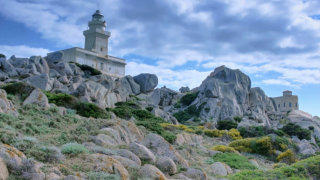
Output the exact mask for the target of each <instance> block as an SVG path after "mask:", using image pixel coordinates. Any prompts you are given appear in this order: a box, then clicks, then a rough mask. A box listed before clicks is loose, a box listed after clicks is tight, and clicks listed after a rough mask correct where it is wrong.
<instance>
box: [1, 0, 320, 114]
mask: <svg viewBox="0 0 320 180" xmlns="http://www.w3.org/2000/svg"><path fill="white" fill-rule="evenodd" d="M98 7H99V9H100V10H101V11H102V13H103V14H104V15H105V18H106V21H107V29H108V31H111V33H112V36H111V38H110V42H109V46H110V54H111V55H114V56H119V57H124V58H125V59H126V60H127V69H126V71H127V74H129V75H136V74H139V73H142V72H149V73H155V74H157V76H158V77H159V86H163V85H166V86H167V87H170V88H173V89H176V90H177V89H179V87H181V86H189V87H191V88H193V87H196V86H199V85H200V84H201V82H202V80H204V79H205V77H206V76H207V75H208V74H209V73H210V72H211V71H213V70H214V68H215V67H217V66H220V65H226V66H227V67H230V68H234V69H240V70H241V71H243V72H245V73H246V74H248V75H249V76H250V78H251V80H252V86H253V87H254V86H259V87H261V88H262V89H263V90H264V91H265V92H266V94H267V95H268V96H270V97H274V96H280V95H281V94H282V91H283V90H286V89H289V90H292V91H293V93H294V94H296V95H298V96H299V102H300V108H301V109H302V110H304V111H306V112H309V113H311V114H312V115H318V116H320V103H319V102H320V53H319V52H320V49H319V42H320V1H318V0H273V1H265V0H183V1H182V0H181V1H179V0H177V1H172V0H161V1H160V0H139V1H138V0H97V1H96V0H68V1H62V0H46V1H43V0H0V53H4V54H5V55H7V56H11V55H13V54H15V55H16V56H19V57H28V56H31V55H45V54H46V53H47V52H50V51H55V50H59V49H65V48H70V47H74V46H78V47H83V44H84V37H83V35H82V31H83V30H85V29H86V28H87V22H88V21H89V20H90V18H91V15H92V14H93V12H94V11H95V10H96V9H97V8H98Z"/></svg>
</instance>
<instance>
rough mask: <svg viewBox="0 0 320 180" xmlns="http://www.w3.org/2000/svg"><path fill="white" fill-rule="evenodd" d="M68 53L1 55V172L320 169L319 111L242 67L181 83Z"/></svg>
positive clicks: (231, 175) (100, 175) (125, 174)
mask: <svg viewBox="0 0 320 180" xmlns="http://www.w3.org/2000/svg"><path fill="white" fill-rule="evenodd" d="M61 57H62V54H61V53H60V52H58V53H55V54H51V55H50V56H49V57H45V58H42V57H36V56H33V57H30V58H16V57H14V56H13V57H11V58H9V59H5V58H3V57H2V58H1V59H0V80H1V81H0V179H35V180H42V179H46V180H56V179H93V180H95V179H199V180H202V179H217V178H226V179H255V178H256V179H257V178H258V179H288V178H298V179H301V178H306V179H309V178H313V179H319V178H320V174H319V172H320V171H318V169H320V165H319V162H320V155H317V154H318V153H319V145H320V141H319V139H320V119H319V118H318V117H312V116H311V115H309V114H307V113H304V112H302V111H292V112H287V113H278V112H277V111H276V110H277V109H276V108H277V107H276V106H275V105H274V102H273V100H272V98H269V97H267V96H266V95H265V93H264V92H263V90H262V89H260V88H252V87H251V80H250V78H249V77H248V76H247V75H245V74H244V73H242V72H241V71H240V70H233V69H229V68H227V67H224V66H222V67H219V68H216V69H215V70H214V72H212V73H211V74H210V75H209V76H208V77H207V78H206V79H205V80H204V81H203V82H202V84H201V85H200V86H199V87H197V88H194V89H192V90H189V89H188V88H181V89H182V92H177V91H174V90H171V89H168V88H166V87H162V88H157V89H155V87H156V86H157V84H158V78H157V77H156V76H155V75H153V74H140V75H138V76H135V77H131V76H125V77H122V78H115V77H111V76H107V75H103V74H101V72H99V71H98V70H96V69H94V68H91V67H89V66H85V65H80V64H77V63H66V62H64V60H63V59H61Z"/></svg>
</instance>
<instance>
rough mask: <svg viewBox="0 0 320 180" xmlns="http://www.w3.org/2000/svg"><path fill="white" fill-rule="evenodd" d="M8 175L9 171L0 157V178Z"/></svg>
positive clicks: (4, 178)
mask: <svg viewBox="0 0 320 180" xmlns="http://www.w3.org/2000/svg"><path fill="white" fill-rule="evenodd" d="M8 177H9V172H8V169H7V165H6V164H5V162H4V160H3V159H2V158H1V157H0V180H6V179H8Z"/></svg>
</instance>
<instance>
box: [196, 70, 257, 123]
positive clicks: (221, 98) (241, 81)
mask: <svg viewBox="0 0 320 180" xmlns="http://www.w3.org/2000/svg"><path fill="white" fill-rule="evenodd" d="M250 88H251V80H250V78H249V77H248V76H247V75H245V74H244V73H242V72H241V71H240V70H232V69H229V68H226V67H225V66H221V67H218V68H216V69H215V70H214V72H212V73H211V74H210V75H209V76H208V77H207V78H206V79H205V80H204V81H203V82H202V84H201V85H200V87H199V88H198V91H199V94H198V97H197V99H196V100H195V102H194V103H193V104H196V105H197V107H199V106H201V105H203V103H206V104H205V105H203V107H202V109H207V111H202V112H201V116H202V117H203V118H206V119H210V118H212V119H214V120H216V121H217V120H221V119H222V120H223V119H226V118H228V117H234V116H243V115H244V112H245V110H247V109H248V104H249V91H250Z"/></svg>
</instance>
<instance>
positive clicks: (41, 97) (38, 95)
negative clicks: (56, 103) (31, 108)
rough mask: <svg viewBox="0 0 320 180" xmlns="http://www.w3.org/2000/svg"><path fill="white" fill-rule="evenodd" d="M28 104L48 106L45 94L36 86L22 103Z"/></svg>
mask: <svg viewBox="0 0 320 180" xmlns="http://www.w3.org/2000/svg"><path fill="white" fill-rule="evenodd" d="M28 104H35V105H38V106H40V107H44V108H49V107H50V105H49V101H48V98H47V96H46V95H45V94H44V93H43V92H42V91H41V90H40V89H38V88H37V89H35V90H33V91H32V93H31V94H30V95H29V96H28V97H27V99H25V100H24V102H23V105H24V106H25V105H28Z"/></svg>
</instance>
